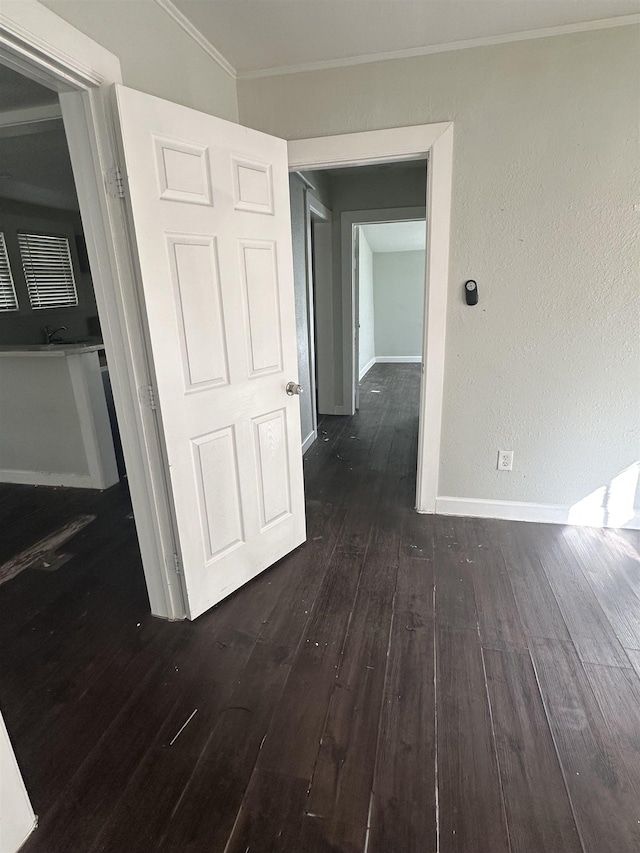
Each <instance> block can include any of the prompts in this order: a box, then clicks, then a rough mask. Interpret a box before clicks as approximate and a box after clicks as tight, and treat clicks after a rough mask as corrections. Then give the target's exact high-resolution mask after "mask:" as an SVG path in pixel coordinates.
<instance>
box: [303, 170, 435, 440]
mask: <svg viewBox="0 0 640 853" xmlns="http://www.w3.org/2000/svg"><path fill="white" fill-rule="evenodd" d="M426 190H427V170H426V161H425V159H424V158H420V159H416V160H412V161H403V162H399V163H393V162H391V163H378V164H373V165H371V164H367V165H361V166H352V167H346V168H336V169H327V170H322V169H321V170H314V171H306V172H297V173H295V174H292V175H291V178H290V198H291V212H292V234H293V254H294V265H295V274H296V275H295V281H296V299H297V313H298V318H299V319H298V361H299V365H298V366H299V375H300V377H301V378H300V382H301V383H302V384H303V386H304V385H306V386H307V387H308V388H309V392H310V393H309V394H308V396H307V398H306V399H305V398H304V397H303V398H301V421H302V424H303V431H302V437H303V444H302V451H303V453H306V452H307V451H308V450H309V448H310V447H311V446H312V444H313V442H314V441H315V440H316V439H317V437H318V419H319V418H320V419H322V418H323V417H324V418H330V417H334V416H338V417H340V416H342V417H345V416H349V415H353V414H354V413H355V412H356V411H357V410H358V408H359V396H360V383H361V381H363V380H364V379H365V376H366V375H367V374H368V372H369V371H370V370H371V368H372V367H373V366H374V365H376V364H378V365H380V367H379V368H377V370H376V371H375V374H376V376H377V374H380V377H379V378H380V379H382V378H383V375H384V383H383V385H385V387H387V386H393V384H394V379H393V374H394V371H395V372H397V373H398V381H401V379H400V374H401V373H403V371H404V372H405V373H406V372H409V373H415V375H416V377H417V378H418V381H417V383H413V385H411V387H412V388H413V390H414V392H415V399H414V400H413V404H414V406H415V410H416V419H417V412H418V405H419V396H418V391H417V390H416V389H418V388H419V386H420V374H421V368H420V363H421V362H422V355H423V338H424V328H423V316H424V301H425V250H426V226H425V209H426V208H425V198H426ZM376 306H377V307H376ZM376 315H377V317H376ZM376 326H377V333H376ZM376 335H377V342H376ZM402 364H411V365H412V366H411V368H409V369H408V371H407V369H404V368H401V367H400V365H402ZM383 365H384V366H383ZM369 379H370V380H371V381H373V382H374V385H375V381H374V380H375V376H373V375H372V376H371V377H369ZM369 384H371V382H369ZM407 387H409V386H407ZM369 391H370V392H371V393H373V394H381V393H384V391H383V389H382V387H372V388H371V389H369ZM369 391H367V393H369ZM410 402H411V401H409V403H410ZM305 425H306V428H305ZM326 425H327V422H326V421H325V426H326ZM321 437H323V438H324V437H325V436H323V435H322V430H321ZM416 442H417V436H416Z"/></svg>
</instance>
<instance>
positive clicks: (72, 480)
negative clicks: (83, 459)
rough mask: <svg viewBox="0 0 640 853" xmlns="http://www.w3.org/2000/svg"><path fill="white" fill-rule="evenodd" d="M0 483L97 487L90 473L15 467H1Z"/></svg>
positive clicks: (80, 487)
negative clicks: (57, 471) (55, 471)
mask: <svg viewBox="0 0 640 853" xmlns="http://www.w3.org/2000/svg"><path fill="white" fill-rule="evenodd" d="M0 483H16V484H22V485H25V486H67V487H70V488H74V489H95V488H96V486H94V485H93V483H92V482H91V477H90V475H89V474H71V473H68V472H67V473H63V474H55V473H51V472H49V471H19V470H16V469H13V468H4V469H0Z"/></svg>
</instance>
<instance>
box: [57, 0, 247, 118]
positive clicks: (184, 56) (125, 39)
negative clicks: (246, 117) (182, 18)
mask: <svg viewBox="0 0 640 853" xmlns="http://www.w3.org/2000/svg"><path fill="white" fill-rule="evenodd" d="M40 2H41V3H42V5H43V6H47V7H48V8H49V9H51V10H52V11H53V12H55V13H56V14H57V15H60V17H62V18H64V19H65V20H66V21H68V22H69V23H70V24H72V25H73V26H74V27H77V28H78V29H79V30H81V31H82V32H83V33H85V34H86V35H88V36H89V37H90V38H92V39H93V40H94V41H96V42H98V44H101V45H102V46H103V47H105V48H106V49H107V50H110V51H111V53H113V54H115V55H116V56H117V57H118V59H119V60H120V65H121V68H122V80H123V83H124V84H125V85H126V86H130V87H131V88H133V89H139V90H140V91H141V92H146V93H147V94H149V95H156V96H157V97H160V98H166V99H167V100H169V101H175V102H176V103H177V104H183V105H184V106H186V107H193V109H196V110H202V111H204V112H207V113H211V115H215V116H219V117H220V118H225V119H229V120H230V121H237V120H238V100H237V94H236V84H235V80H233V79H232V78H231V77H230V76H229V75H228V74H227V73H226V72H225V71H224V70H223V69H222V68H221V67H220V66H219V65H218V64H217V63H216V62H215V61H214V60H213V59H212V58H211V57H210V56H208V55H207V54H206V53H205V51H204V50H203V49H202V48H201V47H199V46H198V44H196V42H195V41H194V40H193V39H192V38H191V37H190V36H188V35H187V34H186V33H185V32H184V31H183V30H182V29H181V28H180V26H178V24H177V23H176V22H175V21H174V20H173V19H172V18H171V17H170V16H169V15H168V14H167V13H166V12H165V11H164V10H163V9H162V8H161V7H160V6H158V5H157V4H156V3H154V2H150V0H90V2H87V0H40Z"/></svg>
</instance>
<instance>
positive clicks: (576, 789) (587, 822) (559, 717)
mask: <svg viewBox="0 0 640 853" xmlns="http://www.w3.org/2000/svg"><path fill="white" fill-rule="evenodd" d="M531 656H532V660H533V665H534V668H535V672H536V678H537V681H538V684H539V686H540V690H541V693H542V698H543V701H544V705H545V709H546V712H547V717H548V719H549V724H550V726H551V731H552V733H553V737H554V741H555V744H556V749H557V752H558V756H559V758H560V763H561V765H562V768H563V771H564V776H565V780H566V784H567V789H568V791H569V797H570V799H571V804H572V807H573V812H574V815H575V818H576V824H577V827H578V832H579V833H580V838H581V841H582V845H583V847H584V850H585V853H617V851H620V850H625V851H627V850H628V851H632V850H637V849H639V847H640V805H639V800H638V796H637V793H636V792H635V790H634V788H633V786H632V784H631V782H630V780H629V777H628V775H627V773H626V771H625V769H624V764H623V762H622V759H621V756H620V754H619V751H618V748H617V746H616V744H615V742H614V740H613V738H612V736H611V733H610V731H609V729H608V727H607V724H606V722H605V720H604V717H603V715H602V712H601V710H600V708H599V706H598V703H597V701H596V698H595V696H594V694H593V691H592V689H591V686H590V684H589V681H588V679H587V675H586V672H585V670H584V667H583V665H582V662H581V661H580V658H579V657H578V655H577V654H576V652H575V651H574V649H573V647H572V646H571V645H570V644H568V643H562V642H560V641H557V640H542V639H535V640H532V641H531Z"/></svg>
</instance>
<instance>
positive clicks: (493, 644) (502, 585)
mask: <svg viewBox="0 0 640 853" xmlns="http://www.w3.org/2000/svg"><path fill="white" fill-rule="evenodd" d="M467 522H468V523H467V525H466V541H467V542H468V543H469V542H473V543H474V545H475V546H476V547H475V549H473V550H471V549H469V554H470V556H469V559H470V561H471V562H470V563H468V564H467V565H468V566H469V574H470V576H471V581H472V583H473V589H474V595H475V601H476V608H477V613H478V627H479V631H480V637H481V640H482V645H483V646H484V648H493V649H516V650H518V651H521V652H524V651H526V649H527V641H526V637H525V633H524V629H523V627H522V622H521V621H520V612H519V610H518V607H517V604H516V599H515V596H514V593H513V587H512V585H511V578H510V576H509V572H508V571H507V567H506V564H505V561H504V556H503V554H502V551H501V550H500V547H499V545H498V544H497V543H494V542H493V541H492V537H491V524H490V523H487V522H486V521H485V520H484V519H467Z"/></svg>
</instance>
